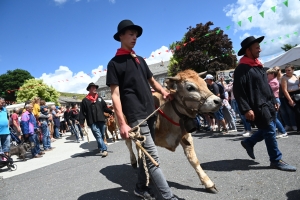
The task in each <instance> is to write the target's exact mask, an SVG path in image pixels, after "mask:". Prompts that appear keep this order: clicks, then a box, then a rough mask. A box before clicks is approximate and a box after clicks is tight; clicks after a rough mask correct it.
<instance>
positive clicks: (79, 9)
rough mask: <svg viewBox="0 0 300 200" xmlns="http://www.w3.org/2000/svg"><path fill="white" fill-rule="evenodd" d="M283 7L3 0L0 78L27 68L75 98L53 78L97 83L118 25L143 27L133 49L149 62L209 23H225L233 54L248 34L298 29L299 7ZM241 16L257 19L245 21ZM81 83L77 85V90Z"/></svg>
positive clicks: (191, 1)
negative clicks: (79, 78)
mask: <svg viewBox="0 0 300 200" xmlns="http://www.w3.org/2000/svg"><path fill="white" fill-rule="evenodd" d="M282 2H283V0H281V1H279V0H273V1H271V0H265V1H263V0H247V1H246V0H238V1H233V0H215V1H199V0H185V1H183V0H177V1H174V0H160V1H158V0H152V1H150V0H148V1H146V0H115V1H112V0H26V1H25V0H22V1H20V0H1V1H0V30H1V31H0V74H2V73H5V72H6V71H7V70H9V69H10V70H11V69H16V68H20V69H25V70H28V71H29V72H30V73H31V74H32V75H33V76H34V77H36V78H43V79H45V82H47V83H49V84H50V83H51V84H52V85H54V87H56V88H57V89H58V90H65V91H73V92H77V91H79V89H78V87H79V85H76V84H73V86H74V88H68V87H62V83H57V84H54V83H53V82H54V81H57V80H59V78H68V79H74V76H76V75H80V74H91V73H92V72H94V74H93V75H90V77H91V79H90V80H92V81H95V80H97V79H98V78H99V75H100V74H99V75H98V72H99V71H100V70H101V71H103V68H106V65H107V63H108V61H109V60H110V59H111V58H112V57H113V56H114V54H115V52H116V49H117V48H119V46H120V43H118V42H116V41H115V40H114V39H113V35H114V34H115V33H116V31H117V25H118V23H119V22H120V21H121V20H123V19H131V20H132V21H133V22H134V23H135V24H138V25H140V26H142V27H143V29H144V32H143V35H142V36H141V37H140V38H139V39H138V43H137V45H136V47H135V51H136V52H137V54H139V55H141V56H143V57H147V58H150V59H149V60H151V55H152V54H153V53H155V52H158V51H161V49H164V48H166V47H168V46H169V44H171V43H172V42H173V41H178V40H180V39H181V38H182V37H183V35H184V33H185V32H186V31H187V30H186V28H187V27H188V26H190V25H191V26H195V25H196V24H197V23H206V22H207V21H212V22H214V24H215V26H217V27H221V28H222V29H225V27H226V26H228V25H231V28H230V30H226V31H225V33H226V34H228V35H229V37H230V38H231V39H232V41H233V44H234V49H239V47H240V42H241V40H242V39H243V38H245V37H246V36H248V35H256V36H260V35H262V34H264V35H266V36H269V37H268V38H269V40H270V39H271V38H272V37H274V38H277V36H279V35H280V34H284V31H285V30H288V32H287V33H293V32H294V30H298V29H299V28H300V26H298V25H297V26H295V23H292V20H296V21H297V20H298V23H299V21H300V18H299V17H300V14H299V15H298V14H297V13H299V8H300V7H298V6H299V4H300V3H299V1H298V0H290V1H289V4H290V5H293V4H294V5H293V6H289V7H288V8H285V7H284V5H283V4H282ZM297 3H298V4H297ZM272 5H278V8H277V13H271V12H272V11H271V10H270V7H271V6H272ZM261 9H265V10H266V13H265V15H266V17H265V18H264V19H258V18H255V17H256V15H258V11H260V10H261ZM267 9H269V10H267ZM291 12H292V13H291ZM293 12H295V13H296V15H295V14H293ZM271 14H273V16H270V15H271ZM277 15H280V17H281V18H284V16H287V17H289V19H288V20H289V21H291V23H290V24H288V25H289V26H288V28H286V27H283V25H282V24H281V25H280V23H282V22H281V21H282V20H280V17H279V18H278V20H277V24H276V25H278V26H279V27H280V28H284V30H281V31H279V30H277V29H276V27H274V25H273V28H272V27H271V26H272V23H271V22H273V21H274V16H277ZM247 16H253V18H254V19H257V20H260V21H257V23H253V22H252V23H250V22H249V21H248V22H247ZM267 16H269V18H268V17H267ZM254 19H253V21H255V20H254ZM238 20H243V26H242V27H238V26H237V24H236V22H237V21H238ZM261 20H264V21H261ZM275 21H276V19H275ZM262 24H265V25H262ZM285 24H286V23H285ZM293 24H294V25H293ZM272 29H273V30H272ZM275 29H276V30H275ZM289 29H290V30H289ZM274 32H276V33H274ZM299 33H300V31H299ZM276 34H277V35H276ZM290 39H292V40H291V41H290ZM299 41H300V40H299V37H298V36H296V35H295V36H293V37H291V38H289V41H287V42H283V41H280V42H283V43H293V42H295V43H296V42H298V44H299V43H300V42H299ZM272 45H273V44H272ZM163 46H165V47H163ZM275 46H276V45H275ZM280 46H282V45H281V44H278V45H277V47H276V48H277V49H278V50H277V49H275V50H274V45H273V46H271V45H270V46H267V45H266V50H267V49H268V50H267V51H266V54H265V55H268V56H270V55H273V54H275V53H280ZM168 57H170V54H168V55H165V56H164V57H162V58H159V57H158V56H157V58H158V59H164V60H165V59H168ZM152 62H154V60H153V61H152ZM96 72H97V73H96ZM49 79H51V81H52V82H51V81H50V80H49ZM74 80H76V81H77V79H74ZM90 80H86V81H85V82H83V83H84V84H86V83H88V81H90ZM83 83H82V86H80V87H82V88H84V87H83V85H84V84H83ZM65 85H66V84H65ZM69 86H70V85H69ZM75 88H77V89H75ZM82 88H80V91H82Z"/></svg>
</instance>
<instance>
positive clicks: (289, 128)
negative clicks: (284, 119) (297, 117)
mask: <svg viewBox="0 0 300 200" xmlns="http://www.w3.org/2000/svg"><path fill="white" fill-rule="evenodd" d="M284 129H285V131H291V130H292V127H290V126H285V127H284Z"/></svg>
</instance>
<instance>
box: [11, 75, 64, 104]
mask: <svg viewBox="0 0 300 200" xmlns="http://www.w3.org/2000/svg"><path fill="white" fill-rule="evenodd" d="M59 96H60V94H59V92H57V91H56V90H55V89H54V88H53V87H52V86H48V85H46V84H45V83H43V80H39V79H29V80H27V81H25V83H24V84H23V85H22V87H20V89H19V91H18V92H17V102H25V101H27V100H29V99H33V98H34V97H40V98H41V99H44V100H45V101H47V102H55V104H56V105H59V103H58V98H59Z"/></svg>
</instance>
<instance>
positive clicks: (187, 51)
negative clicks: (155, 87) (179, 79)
mask: <svg viewBox="0 0 300 200" xmlns="http://www.w3.org/2000/svg"><path fill="white" fill-rule="evenodd" d="M212 25H213V23H212V22H207V23H206V24H202V23H200V24H197V25H196V27H195V28H193V27H191V26H190V27H188V28H187V29H188V31H187V32H186V33H185V35H184V37H183V39H182V40H181V41H177V42H173V43H172V44H171V45H170V49H173V50H174V54H173V57H172V58H171V60H170V66H169V70H168V73H169V75H171V76H173V75H176V74H177V73H178V72H179V71H182V70H185V69H193V70H195V71H196V72H203V71H208V73H211V74H215V72H216V71H220V70H226V69H233V68H235V67H236V63H237V62H236V61H237V58H236V56H235V55H234V54H233V51H232V42H231V40H230V39H229V38H228V35H226V34H224V31H223V30H221V29H220V28H218V27H216V28H214V29H210V26H212ZM191 38H193V39H195V40H194V41H193V42H191ZM176 46H179V48H176Z"/></svg>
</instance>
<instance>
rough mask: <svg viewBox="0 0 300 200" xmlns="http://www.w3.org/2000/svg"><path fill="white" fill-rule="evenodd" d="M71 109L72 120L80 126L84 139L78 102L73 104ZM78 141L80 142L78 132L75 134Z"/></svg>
mask: <svg viewBox="0 0 300 200" xmlns="http://www.w3.org/2000/svg"><path fill="white" fill-rule="evenodd" d="M71 107H72V108H71V111H70V120H71V121H72V125H73V126H74V129H75V127H77V128H78V130H79V133H80V136H81V140H82V141H84V137H83V133H82V130H81V127H80V124H79V110H78V106H77V104H71ZM75 136H76V140H77V142H79V136H78V133H76V134H75Z"/></svg>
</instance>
